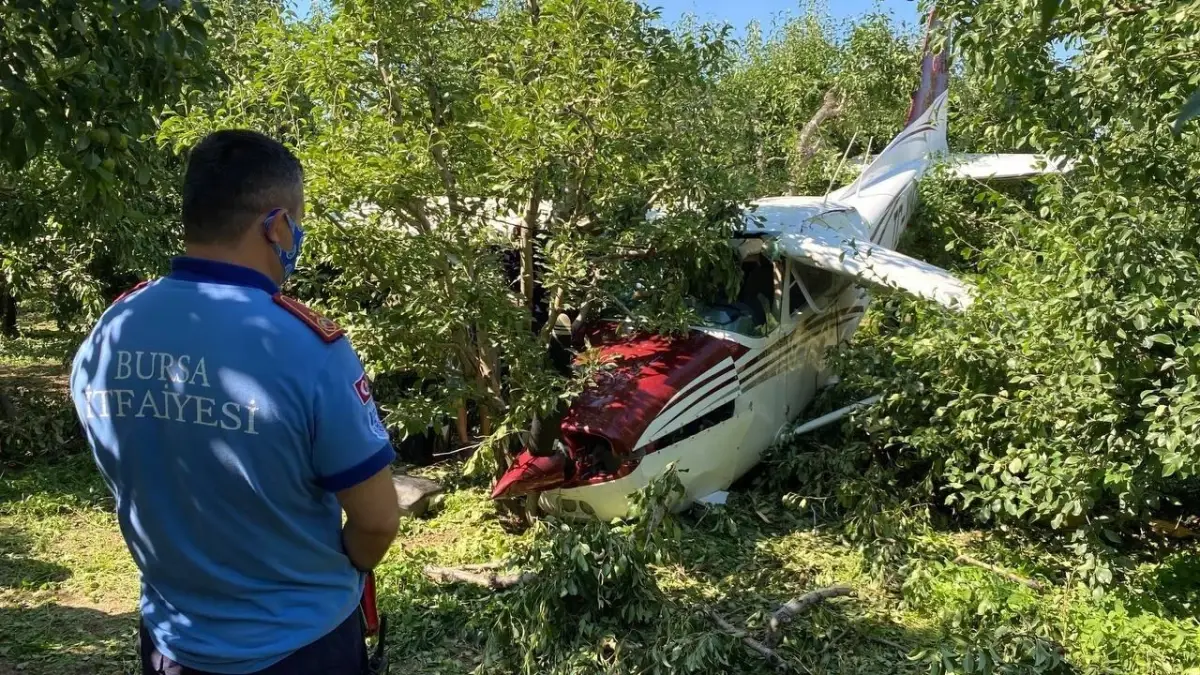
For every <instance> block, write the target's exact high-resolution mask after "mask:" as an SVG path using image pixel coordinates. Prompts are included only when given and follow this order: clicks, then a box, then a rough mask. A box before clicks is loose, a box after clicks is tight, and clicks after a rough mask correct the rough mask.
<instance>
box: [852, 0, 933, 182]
mask: <svg viewBox="0 0 1200 675" xmlns="http://www.w3.org/2000/svg"><path fill="white" fill-rule="evenodd" d="M937 25H938V19H937V6H936V5H935V6H934V7H933V8H932V9H930V11H929V23H928V27H927V29H926V32H925V43H924V44H925V46H924V56H922V58H921V84H920V85H918V86H917V89H916V91H915V92H913V97H912V104H911V105H910V107H909V110H908V119H907V120H906V122H905V125H904V129H903V130H902V131H901V132H900V133H899V134H897V135H896V137H895V138H893V139H892V141H891V142H890V143H888V145H887V147H885V148H884V149H883V150H882V151H880V153H879V154H878V155H876V156H875V157H874V158H873V159H872V158H867V161H869V162H870V164H869V165H868V166H867V167H866V168H865V169H864V170H863V171H862V172H861V173H860V174H859V175H858V178H856V179H855V180H854V181H853V182H851V183H850V184H849V185H847V186H845V187H843V188H841V189H839V190H837V191H835V192H833V193H831V194H830V195H829V196H830V197H832V198H833V199H835V200H839V201H841V200H844V199H846V198H847V197H849V196H851V195H855V196H857V195H858V194H859V192H860V191H861V190H864V189H868V186H870V185H871V184H872V183H874V182H876V181H878V180H882V179H884V178H886V177H887V176H889V175H892V174H894V173H895V172H896V171H897V170H902V169H903V168H904V167H908V168H911V169H914V170H916V172H917V175H918V177H919V176H920V175H921V174H923V173H924V172H925V169H926V167H928V165H929V164H930V163H931V162H932V160H933V157H934V156H935V155H941V154H944V153H945V152H947V151H948V150H949V148H948V145H947V141H946V96H947V91H948V90H949V82H950V77H949V75H950V73H949V70H948V68H947V64H948V62H949V59H948V57H947V50H945V49H944V50H942V51H940V52H938V53H937V54H934V53H932V52H931V51H930V49H931V42H932V38H933V31H934V28H935V27H936V26H937Z"/></svg>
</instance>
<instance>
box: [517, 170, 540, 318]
mask: <svg viewBox="0 0 1200 675" xmlns="http://www.w3.org/2000/svg"><path fill="white" fill-rule="evenodd" d="M541 205H542V181H541V180H540V179H534V182H533V190H531V191H530V195H529V204H528V206H526V208H525V218H524V222H523V226H522V227H521V296H522V297H523V298H525V309H528V310H529V311H530V313H532V312H533V292H534V259H533V253H534V250H533V249H534V243H535V240H536V237H537V233H538V212H539V210H540V208H541Z"/></svg>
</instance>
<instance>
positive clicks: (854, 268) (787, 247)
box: [776, 221, 972, 309]
mask: <svg viewBox="0 0 1200 675" xmlns="http://www.w3.org/2000/svg"><path fill="white" fill-rule="evenodd" d="M776 242H777V245H778V246H779V249H780V251H781V252H782V253H783V254H784V255H786V256H787V257H789V258H792V259H793V260H796V261H797V262H800V263H802V264H805V265H809V266H811V267H816V268H818V269H822V270H825V271H827V272H833V273H834V274H838V275H842V276H846V277H853V278H854V279H855V280H857V281H860V282H863V283H865V284H869V285H872V286H878V287H885V288H896V289H900V290H903V291H905V292H907V293H909V294H911V295H915V296H917V297H920V298H926V299H930V300H933V301H935V302H937V303H939V304H941V305H943V306H946V307H949V308H952V309H966V307H968V306H969V305H970V304H971V301H972V287H971V286H970V285H969V284H967V283H966V282H964V281H962V280H960V279H958V278H957V277H955V276H954V275H953V274H951V273H949V272H947V271H946V270H944V269H942V268H940V267H938V266H936V265H931V264H929V263H927V262H924V261H921V260H917V259H916V258H912V257H909V256H906V255H904V254H903V253H900V252H899V251H896V250H893V249H890V248H886V247H883V246H880V245H878V244H873V243H871V242H870V241H868V240H867V239H865V238H863V239H858V238H851V237H848V236H846V235H845V234H842V233H841V232H838V231H837V230H835V229H833V228H830V227H826V226H823V225H821V224H819V223H816V222H811V221H810V222H808V223H805V224H804V225H803V226H801V227H799V228H789V229H788V230H786V231H784V232H781V233H780V234H779V235H778V238H777V239H776Z"/></svg>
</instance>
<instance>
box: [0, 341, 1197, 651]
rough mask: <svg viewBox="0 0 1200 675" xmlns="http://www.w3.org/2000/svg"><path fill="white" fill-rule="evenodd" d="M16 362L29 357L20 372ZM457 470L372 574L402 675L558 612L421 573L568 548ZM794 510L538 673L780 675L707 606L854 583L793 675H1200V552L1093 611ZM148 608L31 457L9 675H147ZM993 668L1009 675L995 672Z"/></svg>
mask: <svg viewBox="0 0 1200 675" xmlns="http://www.w3.org/2000/svg"><path fill="white" fill-rule="evenodd" d="M39 339H43V338H39V337H38V335H37V334H31V335H30V337H28V338H25V341H26V342H25V344H24V345H22V346H21V349H20V350H12V349H11V345H8V346H6V347H5V352H4V354H5V356H4V359H6V360H5V361H3V362H0V376H4V374H5V373H6V372H7V373H8V375H9V376H11V373H12V371H13V370H14V368H13V363H14V361H15V362H16V364H17V366H19V368H20V369H24V368H30V367H35V368H36V367H44V368H58V369H59V370H58V374H57V375H55V376H54V377H58V378H61V360H60V359H58V358H56V357H52V356H51V357H47V356H46V354H51V353H52V352H53V351H54V349H55V348H57V347H55V346H53V345H51V346H47V345H46V344H42V343H38V340H39ZM45 339H49V340H56V341H58V342H56V343H55V344H57V345H58V346H61V344H65V343H66V342H68V340H65V339H63V338H58V337H48V338H45ZM14 351H19V353H20V355H19V356H18V357H17V358H12V359H10V357H12V356H13V352H14ZM456 471H457V467H456V466H454V465H442V466H440V467H435V468H430V469H425V470H422V471H421V473H423V474H425V475H429V476H431V477H434V478H437V479H441V480H443V481H444V482H445V483H446V484H447V485H449V486H450V487H451V489H450V490H449V491H448V493H447V495H446V498H445V500H444V501H443V502H442V503H441V504H440V505H439V506H438V508H437V509H436V510H435V511H434V512H433V513H432V514H431V515H430V516H429V517H427V518H424V519H420V520H406V521H404V523H403V525H402V527H401V532H400V536H399V537H398V539H397V542H396V544H395V545H394V547H393V549H392V551H391V552H390V553H389V555H388V558H387V559H386V560H385V561H384V563H383V564H382V565H381V567H380V569H379V570H378V580H379V585H380V600H381V604H382V606H383V610H384V611H385V612H387V613H388V614H389V616H390V621H391V630H390V634H389V645H390V646H391V649H390V653H391V657H392V662H393V664H394V665H393V672H404V673H405V674H406V675H432V674H434V673H446V674H449V673H464V672H470V671H472V670H476V669H478V670H479V671H482V672H512V670H511V668H510V669H508V670H505V669H504V667H503V666H496V665H485V664H484V663H483V661H484V658H485V652H486V651H487V645H488V640H489V638H492V639H496V638H497V636H500V637H501V638H503V634H501V633H499V632H498V629H499V627H497V626H488V625H485V624H484V622H483V621H481V617H493V616H504V614H503V613H498V612H497V609H498V608H501V607H505V608H507V609H509V610H511V612H514V613H516V612H520V611H524V610H523V609H522V608H525V607H535V606H539V603H540V606H545V602H544V600H543V599H539V598H536V597H530V596H529V595H528V592H526V591H523V590H520V589H518V590H515V591H510V592H507V593H503V594H493V593H490V592H487V591H482V590H479V589H475V588H469V587H459V586H442V585H438V584H435V583H433V582H432V581H430V580H429V579H427V578H426V577H425V576H424V575H423V573H422V568H423V566H424V565H426V564H430V563H433V564H440V565H448V566H453V565H460V564H464V563H474V562H484V561H492V560H498V559H506V558H512V557H520V556H522V555H526V554H528V552H529V551H531V550H536V549H538V548H539V547H541V548H542V549H545V548H547V547H552V546H555V545H557V544H558V543H560V541H559V539H556V538H555V537H557V536H558V531H557V530H551V535H546V534H544V533H543V534H542V535H541V536H542V537H547V536H549V538H541V539H538V538H535V534H534V533H533V532H528V531H524V532H523V531H520V529H519V528H514V526H513V524H512V522H511V521H509V520H508V519H506V518H505V517H504V516H502V515H500V514H499V513H497V510H496V508H495V506H494V504H493V503H492V502H491V501H490V500H489V499H488V498H487V494H486V492H485V490H484V489H482V488H481V487H478V486H471V485H469V484H462V483H461V482H460V481H458V480H457V479H456V478H455V475H456ZM792 504H793V502H792V501H789V500H786V499H782V498H781V495H778V494H771V493H769V492H766V491H763V490H759V489H754V488H752V487H746V488H740V489H738V490H735V491H734V494H733V495H732V496H731V499H730V501H729V503H728V505H726V506H724V507H717V508H713V509H707V510H705V509H700V510H694V511H691V512H688V513H686V514H683V515H682V516H681V518H680V526H681V527H680V536H679V538H678V539H677V540H675V541H674V542H673V544H672V550H671V552H670V554H669V555H666V556H664V557H662V558H661V559H658V560H655V561H653V562H651V564H650V565H649V568H650V572H651V576H652V579H653V582H654V584H656V585H657V589H658V591H659V592H660V593H661V602H662V608H661V610H660V618H659V620H657V621H656V622H651V623H652V627H651V629H649V630H646V629H634V628H632V627H630V628H628V629H626V627H625V626H623V625H622V623H621V622H620V621H610V622H609V623H608V624H605V626H603V631H602V632H604V634H605V635H606V636H607V637H605V638H604V639H602V640H592V639H590V638H589V639H584V638H573V637H572V636H573V635H575V634H576V633H578V634H579V635H583V634H584V633H585V631H584V630H583V629H584V628H585V627H584V626H582V625H579V624H578V623H577V621H578V620H577V619H574V618H572V617H571V616H569V615H565V614H562V613H560V614H555V615H553V616H546V617H543V618H542V619H539V620H540V621H541V622H542V623H541V624H539V623H537V621H539V620H535V621H533V622H532V623H531V624H528V625H532V626H534V627H535V630H557V631H559V632H560V633H562V634H565V635H566V636H567V637H566V640H567V645H568V647H569V649H570V650H574V651H575V652H577V653H578V654H583V656H584V658H583V662H587V663H592V664H593V665H592V666H590V667H588V668H584V669H580V668H578V667H576V668H574V669H572V670H570V671H568V670H567V669H566V667H565V666H563V667H561V668H559V667H545V668H543V669H541V670H540V671H539V672H634V671H632V670H627V669H625V666H623V665H622V664H623V663H625V662H627V661H628V657H629V656H630V655H633V654H637V653H644V652H645V651H646V650H652V649H661V650H663V653H664V656H663V658H665V659H667V660H670V661H671V662H672V668H677V669H678V670H679V671H681V672H682V671H684V670H688V669H691V670H692V671H693V672H731V673H761V672H767V671H768V664H767V662H766V661H765V660H764V659H763V658H762V657H761V656H760V655H759V654H757V653H755V652H753V651H751V650H749V649H748V648H746V647H745V646H744V645H743V644H742V643H741V642H740V641H739V640H738V639H736V638H734V637H730V636H728V635H726V634H724V633H722V632H720V631H719V630H717V629H716V627H715V625H714V624H713V622H712V620H711V619H710V618H709V616H708V615H707V613H706V612H707V610H709V609H712V610H713V611H715V612H717V613H719V614H720V615H721V616H723V617H724V618H725V619H727V620H728V621H729V622H730V623H732V624H733V625H735V626H737V627H739V628H744V629H745V630H747V631H749V632H750V633H751V634H753V635H758V636H761V635H762V634H763V630H764V627H765V626H766V623H767V619H768V617H769V615H770V613H771V612H773V611H774V610H775V609H776V608H778V607H779V606H780V605H781V604H783V603H784V602H786V601H787V600H789V599H791V598H794V597H796V596H799V595H801V594H803V593H805V592H807V591H810V590H813V589H815V588H819V587H823V586H829V585H833V584H845V585H848V586H850V587H851V588H852V589H853V595H851V596H849V597H845V598H838V599H834V600H829V601H827V602H825V603H823V604H820V605H818V606H816V607H814V608H812V609H810V610H808V611H807V612H805V613H804V614H803V615H801V616H799V617H798V618H797V619H796V620H795V621H794V622H792V623H791V624H789V625H787V626H786V627H785V628H784V630H783V633H782V634H783V640H782V642H781V644H780V645H779V646H778V648H777V651H778V653H779V654H780V655H781V656H782V657H783V658H784V659H786V660H787V661H788V662H789V663H790V664H791V665H792V670H793V671H794V672H801V673H862V674H866V675H870V674H876V673H878V674H883V673H888V674H892V673H926V672H943V671H945V670H947V669H948V670H952V671H954V672H997V673H1000V672H1003V673H1043V672H1045V673H1050V672H1061V673H1069V672H1078V673H1089V674H1090V673H1096V674H1101V673H1104V674H1107V673H1131V674H1145V675H1160V674H1170V673H1180V674H1186V675H1200V622H1198V621H1197V616H1198V614H1200V551H1198V550H1197V549H1196V547H1195V546H1193V547H1191V548H1186V547H1176V548H1175V549H1173V550H1171V551H1169V552H1166V553H1164V554H1162V555H1160V556H1157V557H1154V558H1147V560H1146V561H1145V562H1143V563H1142V564H1141V565H1140V566H1139V567H1138V568H1137V569H1136V570H1135V572H1134V574H1133V575H1131V576H1130V578H1129V579H1128V580H1127V581H1126V583H1124V584H1122V585H1120V586H1119V587H1117V588H1115V589H1113V590H1112V591H1111V592H1109V593H1108V594H1105V595H1100V596H1097V595H1094V594H1093V593H1092V591H1090V590H1088V589H1086V588H1084V587H1082V586H1079V585H1077V584H1075V583H1073V582H1072V581H1071V580H1070V579H1069V578H1064V577H1061V576H1059V573H1058V571H1057V570H1060V569H1062V568H1063V567H1062V566H1061V565H1057V564H1055V562H1054V561H1053V560H1049V559H1048V558H1047V556H1046V554H1044V553H1043V552H1041V551H1040V550H1038V548H1037V547H1036V546H1035V545H1033V544H1025V545H1016V544H1014V543H1013V541H1012V540H1011V539H999V538H996V537H994V536H992V534H990V533H987V532H940V531H931V530H928V529H920V528H914V529H912V530H911V532H908V533H906V534H904V535H903V537H905V539H904V540H903V541H902V542H901V543H903V544H904V545H905V550H907V551H908V553H907V554H906V555H905V556H901V558H898V559H896V560H893V561H888V562H880V560H881V559H880V558H878V557H877V556H876V555H875V549H874V548H872V547H862V546H855V545H852V544H850V543H848V542H847V541H845V540H844V539H843V537H842V536H841V534H840V532H841V529H840V527H839V523H837V522H836V521H830V520H825V519H822V518H819V517H815V516H814V513H813V511H812V510H811V509H808V510H801V509H797V508H795V507H794V506H792ZM598 541H600V542H601V543H602V542H603V539H600V540H598ZM958 553H967V554H970V555H972V556H974V557H976V558H979V559H982V560H986V561H988V562H990V563H992V564H995V565H1000V566H1003V567H1005V568H1006V569H1009V570H1013V571H1015V572H1017V573H1018V574H1021V575H1023V576H1026V577H1033V578H1036V579H1038V580H1039V581H1041V582H1042V583H1044V584H1045V585H1046V589H1045V590H1043V591H1035V590H1031V589H1029V588H1027V587H1025V586H1023V585H1021V584H1018V583H1014V582H1012V581H1010V580H1008V579H1005V578H1003V577H1001V576H998V575H997V574H994V573H993V572H989V571H986V570H983V569H979V568H977V567H973V566H969V565H961V564H955V563H954V562H953V558H954V556H955V555H956V554H958ZM137 595H138V578H137V570H136V568H135V567H134V565H133V563H132V561H131V559H130V557H129V554H128V553H127V552H126V550H125V547H124V544H123V542H122V540H121V538H120V535H119V533H118V530H117V526H116V522H115V518H114V516H113V514H112V504H111V500H110V499H109V497H108V495H107V492H106V491H105V489H104V486H103V484H102V483H101V481H100V479H99V476H98V474H97V472H96V470H95V468H94V466H93V465H92V463H91V460H90V458H89V457H88V456H87V455H86V454H81V453H78V452H68V453H60V454H57V455H53V456H51V455H41V456H34V457H32V458H25V459H24V460H23V461H21V462H20V466H19V467H18V468H15V469H14V468H9V469H5V470H4V473H3V475H0V675H13V674H15V673H22V674H25V673H29V674H35V675H36V674H41V673H44V674H46V675H51V674H53V675H61V674H66V675H74V674H82V673H89V674H90V673H95V674H100V675H107V674H109V673H132V672H135V670H136V667H137V658H136V627H137V614H136V610H137ZM568 600H569V602H568V603H567V606H571V605H577V606H579V607H587V606H588V603H589V602H590V603H592V604H593V605H594V602H595V601H594V598H589V597H585V596H582V595H581V596H578V597H574V598H569V599H568ZM598 616H601V617H603V616H610V617H611V616H612V614H611V613H610V614H609V615H604V614H603V613H601V614H600V615H598ZM658 622H660V623H661V625H654V624H656V623H658ZM587 634H589V635H595V634H596V633H595V631H592V632H590V633H587ZM533 637H534V636H532V635H529V636H527V638H528V639H533ZM648 640H655V641H657V642H656V643H649V642H648ZM510 647H514V645H510ZM515 648H516V649H517V650H520V649H522V648H523V645H522V644H518V645H515ZM578 654H577V655H578ZM623 659H624V660H623ZM689 659H691V661H689ZM988 659H992V660H996V659H998V660H1000V661H1003V662H1004V663H1005V664H1006V665H1004V666H994V665H989V666H988V667H987V668H982V669H981V666H980V664H982V663H984V662H985V661H986V660H988ZM578 662H579V660H578V659H577V660H576V663H578ZM689 664H690V665H689ZM947 666H948V668H947ZM939 669H941V670H939ZM664 670H665V669H664Z"/></svg>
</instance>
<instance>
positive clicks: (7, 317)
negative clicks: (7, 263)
mask: <svg viewBox="0 0 1200 675" xmlns="http://www.w3.org/2000/svg"><path fill="white" fill-rule="evenodd" d="M0 333H2V334H3V335H4V337H6V338H15V337H18V336H19V335H20V331H19V330H17V298H16V296H15V295H13V294H12V293H10V292H9V287H8V282H6V281H4V280H3V279H0Z"/></svg>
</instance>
